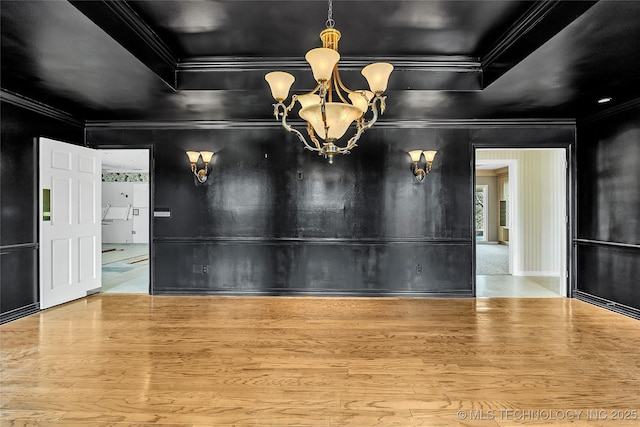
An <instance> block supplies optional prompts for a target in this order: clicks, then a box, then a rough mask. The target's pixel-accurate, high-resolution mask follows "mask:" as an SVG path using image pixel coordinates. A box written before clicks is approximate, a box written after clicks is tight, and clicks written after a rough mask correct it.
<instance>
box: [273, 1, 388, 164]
mask: <svg viewBox="0 0 640 427" xmlns="http://www.w3.org/2000/svg"><path fill="white" fill-rule="evenodd" d="M332 16H333V2H332V0H329V11H328V14H327V22H326V29H324V30H323V31H322V32H321V33H320V39H321V40H322V47H320V48H316V49H311V50H310V51H309V52H307V54H306V56H305V59H306V60H307V62H308V63H309V65H311V70H312V72H313V77H314V79H315V80H316V82H317V83H318V85H317V86H316V88H315V89H313V90H312V91H311V92H309V93H305V94H302V95H293V96H292V97H291V103H290V104H289V105H285V104H284V101H285V100H286V99H287V97H288V96H289V89H290V88H291V85H292V84H293V82H294V80H295V78H294V77H293V76H292V75H291V74H289V73H285V72H283V71H273V72H271V73H268V74H267V75H266V76H265V79H266V80H267V82H268V83H269V87H270V88H271V94H272V95H273V98H274V99H275V100H276V101H277V103H276V104H273V114H274V116H275V118H276V120H281V121H282V127H284V128H285V129H286V130H287V131H289V132H293V133H294V134H296V135H297V136H298V138H299V139H300V141H302V143H303V144H304V145H305V148H306V149H308V150H311V151H317V152H318V154H320V155H323V156H325V158H328V159H329V163H330V164H331V163H333V156H334V155H335V154H349V152H350V151H351V150H352V149H353V148H354V147H356V146H357V144H356V142H357V141H358V139H359V138H360V136H361V135H362V133H363V132H364V131H365V130H367V129H369V128H371V127H372V126H373V125H374V124H375V123H376V121H377V120H378V111H379V114H380V115H382V114H384V110H385V99H386V97H385V96H382V94H383V92H384V91H385V90H386V89H387V82H388V81H389V75H390V74H391V72H392V71H393V65H391V64H388V63H386V62H378V63H375V64H370V65H367V66H366V67H364V68H363V69H362V71H361V72H362V75H363V76H364V77H365V78H366V79H367V82H368V83H369V89H370V90H362V89H358V90H351V89H349V88H347V87H346V86H345V85H344V84H343V83H342V80H341V79H340V73H339V71H338V61H339V60H340V54H339V53H338V41H339V40H340V31H338V30H336V29H335V28H334V25H335V22H334V20H333V18H332ZM334 93H335V95H336V99H334ZM345 96H346V98H348V99H349V101H351V102H349V101H347V99H346V98H345ZM296 101H298V103H299V104H300V112H299V113H298V114H299V115H300V118H302V119H303V120H305V121H306V122H307V133H308V135H309V139H310V140H311V141H312V143H313V145H311V144H310V143H308V142H307V140H306V139H305V137H304V135H303V134H302V133H301V132H299V131H298V130H296V129H294V128H293V127H291V125H289V124H288V123H287V116H288V114H289V112H290V111H291V110H292V109H293V107H294V106H295V104H296ZM369 109H371V112H372V117H371V119H370V120H369V121H366V120H365V117H364V115H365V114H366V113H367V112H368V111H369ZM353 122H355V123H356V129H355V130H356V132H355V134H354V135H353V136H352V137H351V138H350V139H349V140H348V142H347V143H346V145H344V146H338V145H336V142H337V141H338V140H339V139H340V138H342V137H343V136H344V134H345V133H346V132H347V130H348V129H349V127H350V126H351V124H352V123H353ZM318 138H320V139H321V140H322V142H321V141H320V140H319V139H318Z"/></svg>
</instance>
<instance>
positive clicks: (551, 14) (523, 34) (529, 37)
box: [480, 0, 598, 87]
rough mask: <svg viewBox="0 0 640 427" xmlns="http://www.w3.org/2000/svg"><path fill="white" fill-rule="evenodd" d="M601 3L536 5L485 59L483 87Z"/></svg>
mask: <svg viewBox="0 0 640 427" xmlns="http://www.w3.org/2000/svg"><path fill="white" fill-rule="evenodd" d="M597 2H598V0H583V1H562V0H536V1H534V2H532V5H531V7H529V9H527V11H526V12H525V13H524V14H522V16H520V17H519V18H518V19H517V20H516V21H515V22H514V23H513V24H512V25H511V26H510V27H509V28H508V29H507V30H506V31H505V32H504V33H503V34H502V35H501V36H500V37H499V38H498V39H497V40H496V41H495V42H494V43H493V44H492V45H491V46H490V47H489V49H487V50H486V51H485V52H484V54H483V55H481V57H480V59H481V62H482V71H483V87H487V86H489V85H490V84H491V83H493V82H494V81H496V80H497V79H498V78H500V77H501V76H502V75H503V74H504V73H506V72H507V71H508V70H509V69H511V68H513V67H514V66H515V65H516V64H518V63H520V62H521V61H522V60H524V59H525V58H526V57H527V56H529V55H530V54H531V53H533V52H534V51H535V50H537V49H538V48H539V47H540V46H542V45H543V44H544V43H545V42H547V41H548V40H550V39H551V38H552V37H554V36H555V35H556V34H558V33H559V32H560V31H562V30H563V29H564V28H566V26H567V25H569V24H570V23H571V22H573V21H575V20H576V19H577V18H578V17H579V16H581V15H582V14H583V13H584V12H586V11H587V10H589V8H591V7H592V6H593V5H595V4H596V3H597Z"/></svg>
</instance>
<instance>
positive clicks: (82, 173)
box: [39, 138, 102, 309]
mask: <svg viewBox="0 0 640 427" xmlns="http://www.w3.org/2000/svg"><path fill="white" fill-rule="evenodd" d="M39 146H40V185H39V206H40V209H39V222H40V236H39V241H40V308H41V309H45V308H50V307H53V306H55V305H58V304H62V303H65V302H68V301H72V300H74V299H78V298H82V297H84V296H86V295H87V291H90V290H93V289H96V288H100V287H101V279H102V278H101V273H102V265H101V264H102V262H101V261H102V241H101V240H102V236H101V221H100V220H101V218H100V214H101V209H100V204H101V180H102V179H101V162H100V154H99V152H98V151H97V150H92V149H89V148H86V147H80V146H77V145H72V144H67V143H63V142H59V141H54V140H51V139H48V138H40V139H39ZM45 189H48V190H49V195H50V217H49V219H45V216H44V215H43V209H44V197H43V194H44V190H45Z"/></svg>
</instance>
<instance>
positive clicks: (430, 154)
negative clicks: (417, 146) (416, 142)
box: [423, 151, 437, 162]
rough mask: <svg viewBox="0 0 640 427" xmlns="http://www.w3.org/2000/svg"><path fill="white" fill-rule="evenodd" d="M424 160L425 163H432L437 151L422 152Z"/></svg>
mask: <svg viewBox="0 0 640 427" xmlns="http://www.w3.org/2000/svg"><path fill="white" fill-rule="evenodd" d="M423 153H424V158H425V160H426V161H427V162H433V159H434V158H435V157H436V153H437V151H423Z"/></svg>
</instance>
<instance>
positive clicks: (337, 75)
mask: <svg viewBox="0 0 640 427" xmlns="http://www.w3.org/2000/svg"><path fill="white" fill-rule="evenodd" d="M333 87H334V88H335V90H336V93H337V94H338V98H340V100H341V101H342V102H344V103H345V104H351V103H350V102H349V101H347V100H346V99H344V96H342V91H341V90H340V88H342V89H344V90H345V91H346V92H347V93H351V91H350V90H349V89H347V88H346V87H345V85H343V84H342V80H340V73H339V72H338V64H336V66H335V68H334V69H333Z"/></svg>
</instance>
